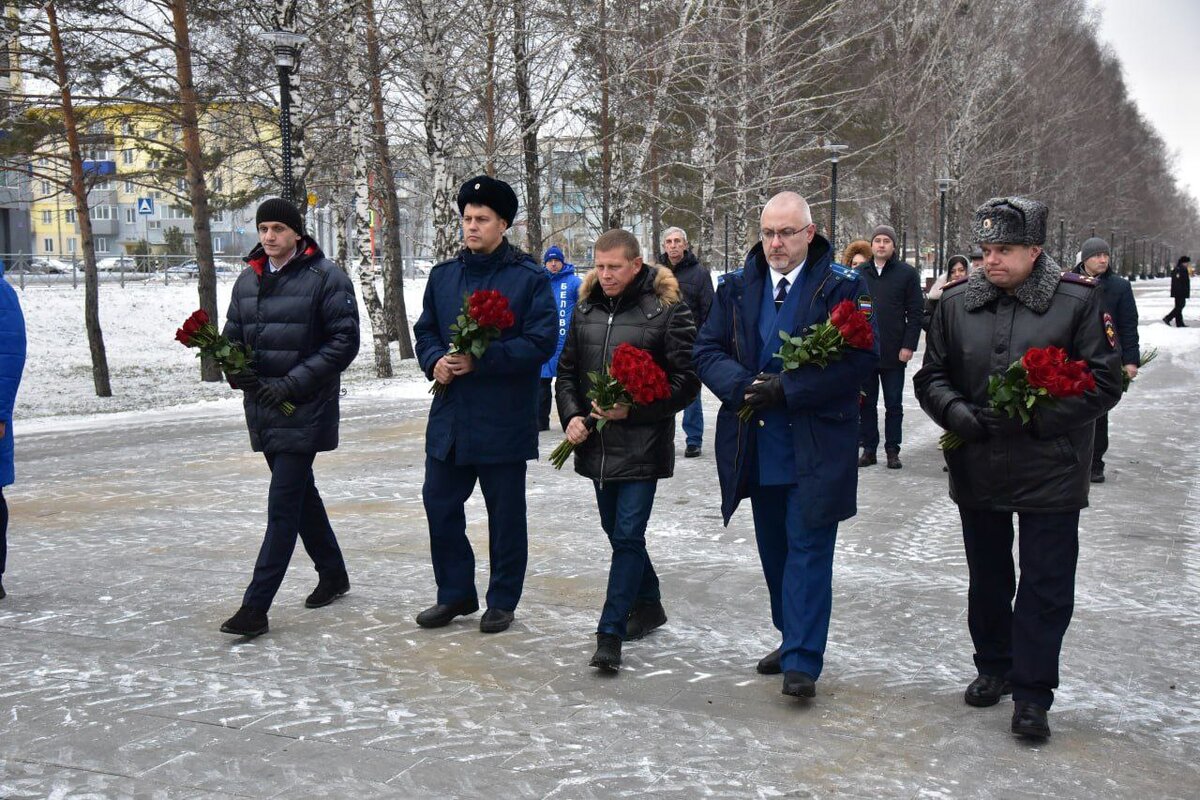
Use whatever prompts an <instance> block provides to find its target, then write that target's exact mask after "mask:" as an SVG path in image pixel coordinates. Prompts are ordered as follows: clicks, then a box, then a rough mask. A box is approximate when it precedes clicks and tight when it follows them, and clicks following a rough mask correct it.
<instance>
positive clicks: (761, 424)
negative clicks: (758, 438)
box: [758, 419, 767, 428]
mask: <svg viewBox="0 0 1200 800" xmlns="http://www.w3.org/2000/svg"><path fill="white" fill-rule="evenodd" d="M758 427H760V428H765V427H767V423H766V422H765V421H763V420H761V419H760V420H759V421H758Z"/></svg>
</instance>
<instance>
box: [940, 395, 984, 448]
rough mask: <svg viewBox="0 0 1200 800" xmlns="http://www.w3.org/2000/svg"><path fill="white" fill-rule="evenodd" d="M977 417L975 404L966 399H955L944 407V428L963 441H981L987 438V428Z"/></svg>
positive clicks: (977, 412) (977, 411) (978, 415)
mask: <svg viewBox="0 0 1200 800" xmlns="http://www.w3.org/2000/svg"><path fill="white" fill-rule="evenodd" d="M979 417H980V412H979V409H977V408H976V407H975V406H973V405H971V404H970V403H968V402H967V401H966V400H955V401H954V402H953V403H951V404H950V407H949V408H947V409H946V428H947V429H948V430H949V431H950V432H951V433H954V434H957V435H958V436H960V437H962V439H963V441H965V442H982V441H983V440H984V439H986V438H988V429H987V428H986V427H984V425H983V422H982V421H981V420H980V418H979Z"/></svg>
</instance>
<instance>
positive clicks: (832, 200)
mask: <svg viewBox="0 0 1200 800" xmlns="http://www.w3.org/2000/svg"><path fill="white" fill-rule="evenodd" d="M821 149H822V150H827V151H828V152H829V163H830V168H829V169H830V174H829V249H830V251H831V252H832V253H833V254H834V257H835V258H836V257H837V165H838V157H839V156H840V155H841V154H842V153H844V152H845V151H847V150H849V149H850V145H848V144H826V145H822V146H821Z"/></svg>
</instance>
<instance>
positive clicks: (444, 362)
mask: <svg viewBox="0 0 1200 800" xmlns="http://www.w3.org/2000/svg"><path fill="white" fill-rule="evenodd" d="M458 210H459V213H460V214H462V230H463V244H464V247H463V249H462V250H461V251H459V253H458V255H456V256H455V257H454V258H451V259H449V260H448V261H443V262H442V263H440V264H437V265H436V266H434V268H433V269H432V270H431V271H430V273H429V283H428V285H426V287H425V299H424V303H423V307H422V309H421V318H420V319H418V320H417V324H416V325H415V326H414V328H413V330H414V331H415V333H416V337H417V359H418V360H419V361H420V362H421V369H423V370H424V371H425V375H426V376H427V377H429V378H430V379H432V380H435V381H437V382H438V383H440V384H443V385H444V386H445V387H446V390H445V391H444V392H442V393H441V394H438V395H436V396H435V397H434V399H433V405H432V406H430V409H429V422H428V424H427V425H426V428H425V485H424V487H422V490H421V496H422V498H423V499H424V501H425V517H426V519H427V520H428V522H429V549H430V556H431V559H432V561H433V576H434V579H435V581H436V582H437V603H436V604H435V605H433V606H431V607H430V608H427V609H425V610H424V611H422V612H421V613H420V614H418V615H417V624H418V625H420V626H421V627H423V628H440V627H442V626H443V625H448V624H450V622H451V621H452V620H453V619H454V618H455V617H458V616H461V615H464V614H473V613H475V612H476V611H478V610H479V599H478V595H477V594H476V591H475V553H474V552H473V551H472V550H471V543H470V542H469V541H468V540H467V519H466V514H465V511H464V505H465V504H466V502H467V499H468V498H470V496H471V493H472V492H474V491H475V483H476V482H478V483H479V486H480V488H481V489H482V490H483V499H484V502H485V503H486V504H487V511H488V554H489V556H490V558H491V567H492V575H491V580H490V582H489V584H488V591H487V606H488V608H487V611H486V612H485V613H484V615H483V618H482V619H481V620H480V621H479V629H480V630H481V631H482V632H484V633H498V632H500V631H503V630H506V629H507V628H508V626H509V625H511V624H512V621H513V612H514V611H515V609H516V607H517V602H518V601H519V600H520V599H521V589H522V586H523V584H524V582H525V566H526V562H527V561H528V553H529V545H528V537H527V520H526V516H525V462H526V461H528V460H529V459H531V458H537V454H538V453H537V444H538V438H537V402H538V376H539V375H540V374H541V368H542V364H544V363H545V362H546V359H548V358H550V356H551V355H553V353H554V344H555V340H556V339H557V336H556V331H557V328H558V325H557V323H556V321H555V317H556V314H555V312H554V297H553V295H551V293H550V284H549V282H548V281H547V280H546V271H545V270H544V269H542V266H541V265H540V264H538V263H537V261H535V260H534V259H533V258H531V257H530V256H529V255H528V254H526V253H523V252H522V251H521V250H519V249H517V248H516V247H513V246H512V245H510V244H509V243H508V240H507V239H506V238H505V236H504V234H505V232H507V231H508V229H509V228H510V227H511V226H512V223H513V219H514V218H515V217H516V215H517V195H516V193H515V192H514V191H513V190H512V187H511V186H509V185H508V184H507V183H505V182H504V181H500V180H496V179H495V178H490V177H488V176H487V175H479V176H476V177H474V178H471V179H470V180H468V181H467V182H466V183H464V184H463V185H462V188H461V189H460V190H459V192H458ZM480 289H488V290H491V289H494V290H497V291H499V292H500V293H501V294H503V295H504V296H505V297H506V298H507V299H508V304H509V309H510V310H511V311H512V313H513V316H514V318H515V321H514V324H513V325H512V327H510V328H508V329H506V330H505V331H504V332H503V333H502V334H501V335H500V338H498V339H496V340H494V341H493V342H492V343H491V344H490V345H489V346H488V348H487V351H486V352H485V353H484V354H483V356H482V357H481V358H479V359H476V358H474V357H473V356H471V355H470V354H469V353H460V354H450V353H449V349H450V340H451V336H452V332H451V330H450V326H451V325H452V324H454V322H455V320H456V319H457V318H458V315H459V314H461V313H462V304H463V298H464V297H466V296H468V295H470V294H471V293H472V292H475V291H477V290H480Z"/></svg>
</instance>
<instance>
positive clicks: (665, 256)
mask: <svg viewBox="0 0 1200 800" xmlns="http://www.w3.org/2000/svg"><path fill="white" fill-rule="evenodd" d="M662 238H663V252H662V253H660V254H659V256H658V263H659V264H662V265H663V266H664V267H667V268H668V269H670V270H671V272H672V273H674V274H675V280H677V281H679V292H680V294H682V295H683V302H685V303H687V306H688V308H689V309H691V311H692V321H693V322H695V323H696V330H697V331H699V330H700V329H701V328H703V327H704V321H705V320H706V319H708V311H709V309H711V308H712V304H713V294H714V292H713V284H712V275H711V274H709V271H708V267H706V266H704V265H703V264H701V263H700V261H699V259H697V258H696V256H695V254H694V253H693V252H692V251H691V248H689V247H688V238H687V233H686V232H684V230H683V228H667V229H666V230H665V231H663V237H662ZM683 435H684V437H685V439H686V441H685V449H684V451H683V455H684V457H685V458H698V457H699V456H700V451H701V449H702V448H703V446H704V407H703V404H702V402H701V397H700V395H699V394H697V395H696V399H695V400H693V401H692V402H691V404H690V405H688V407H687V408H685V409H684V410H683Z"/></svg>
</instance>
